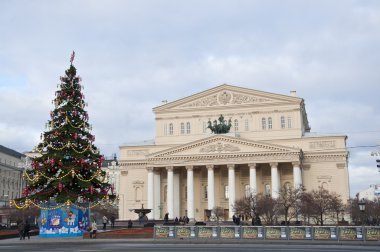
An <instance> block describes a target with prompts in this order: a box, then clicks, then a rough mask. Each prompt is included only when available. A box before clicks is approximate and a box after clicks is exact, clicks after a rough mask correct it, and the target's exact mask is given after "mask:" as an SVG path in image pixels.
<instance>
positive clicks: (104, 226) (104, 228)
mask: <svg viewBox="0 0 380 252" xmlns="http://www.w3.org/2000/svg"><path fill="white" fill-rule="evenodd" d="M107 221H108V218H107V216H105V215H104V216H103V230H106V228H107Z"/></svg>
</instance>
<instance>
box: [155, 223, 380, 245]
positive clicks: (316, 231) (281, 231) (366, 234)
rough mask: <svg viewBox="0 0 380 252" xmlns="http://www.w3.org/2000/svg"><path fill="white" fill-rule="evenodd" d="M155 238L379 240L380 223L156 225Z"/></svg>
mask: <svg viewBox="0 0 380 252" xmlns="http://www.w3.org/2000/svg"><path fill="white" fill-rule="evenodd" d="M154 238H155V239H175V238H180V239H253V240H255V239H256V240H336V241H380V227H379V226H155V227H154Z"/></svg>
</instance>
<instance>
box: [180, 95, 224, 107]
mask: <svg viewBox="0 0 380 252" xmlns="http://www.w3.org/2000/svg"><path fill="white" fill-rule="evenodd" d="M216 105H219V103H218V100H217V95H216V94H215V95H211V96H207V97H204V98H202V99H199V100H196V101H193V102H190V103H186V104H184V105H182V106H180V108H192V107H211V106H216Z"/></svg>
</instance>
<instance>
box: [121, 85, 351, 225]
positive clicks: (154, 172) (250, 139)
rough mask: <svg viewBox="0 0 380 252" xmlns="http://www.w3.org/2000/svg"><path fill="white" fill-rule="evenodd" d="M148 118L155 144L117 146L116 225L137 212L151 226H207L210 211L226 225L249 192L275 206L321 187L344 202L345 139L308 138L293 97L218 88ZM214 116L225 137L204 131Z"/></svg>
mask: <svg viewBox="0 0 380 252" xmlns="http://www.w3.org/2000/svg"><path fill="white" fill-rule="evenodd" d="M331 109H334V108H331ZM153 112H154V117H155V126H156V135H155V139H154V140H153V141H145V142H141V143H138V144H126V145H122V146H120V192H119V193H120V204H119V217H120V219H125V220H128V219H135V218H136V214H135V213H134V212H133V211H130V210H131V209H136V208H141V205H142V204H144V207H145V208H148V209H152V212H151V213H150V214H149V218H152V219H162V218H163V217H164V216H163V215H164V214H165V213H168V214H169V218H170V219H174V218H175V217H179V216H184V215H187V216H188V217H189V218H190V219H192V220H193V219H196V220H206V219H207V216H208V214H209V212H210V210H212V209H213V207H215V206H219V207H222V208H223V209H224V216H223V218H224V219H231V218H232V216H233V214H234V209H233V204H234V203H235V200H237V199H241V198H243V197H245V196H246V195H248V194H249V193H250V192H254V193H263V194H267V195H271V196H272V197H273V198H277V197H278V195H279V190H280V188H281V187H282V186H293V187H299V186H300V185H303V186H305V188H306V190H313V189H318V187H323V188H325V189H328V190H329V191H331V192H336V193H337V194H339V195H341V196H342V199H343V200H345V201H346V200H348V199H349V183H348V169H347V167H348V166H347V161H348V151H347V147H346V139H347V136H346V135H340V134H339V135H321V134H312V133H310V126H309V121H308V117H307V113H306V108H305V101H304V99H302V98H300V97H297V95H296V92H295V91H292V92H291V93H290V95H281V94H274V93H268V92H263V91H258V90H254V89H249V88H242V87H237V86H231V85H226V84H224V85H220V86H217V87H215V88H211V89H208V90H205V91H202V92H200V93H197V94H194V95H191V96H188V97H185V98H182V99H179V100H176V101H173V102H167V103H166V102H165V103H164V104H163V105H161V106H158V107H156V108H153ZM220 115H223V116H224V120H229V119H231V124H232V128H231V130H230V132H229V133H227V134H214V133H211V131H210V129H208V121H209V120H210V121H211V122H212V125H213V124H216V123H217V122H215V123H214V120H217V119H218V118H220ZM221 120H223V119H221ZM326 120H329V118H326ZM212 125H211V126H212Z"/></svg>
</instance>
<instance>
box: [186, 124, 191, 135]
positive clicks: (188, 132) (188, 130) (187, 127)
mask: <svg viewBox="0 0 380 252" xmlns="http://www.w3.org/2000/svg"><path fill="white" fill-rule="evenodd" d="M190 132H191V129H190V122H187V123H186V134H190Z"/></svg>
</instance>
